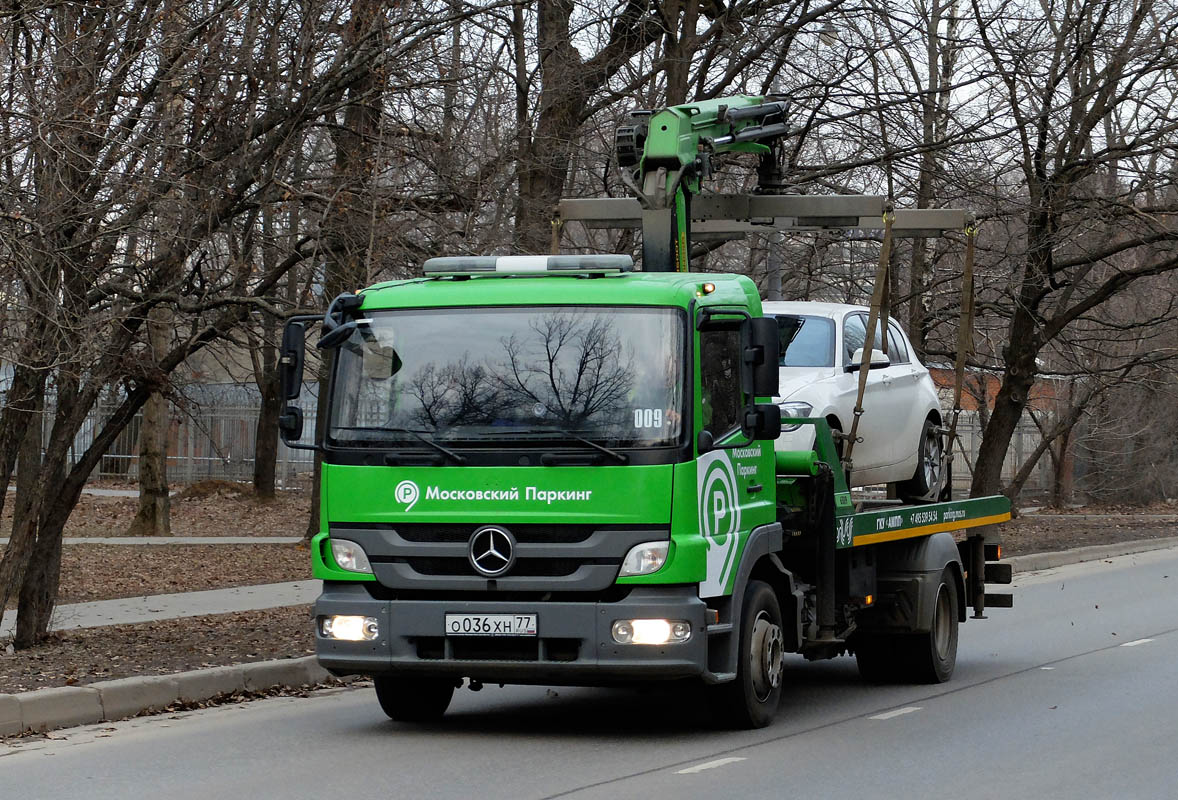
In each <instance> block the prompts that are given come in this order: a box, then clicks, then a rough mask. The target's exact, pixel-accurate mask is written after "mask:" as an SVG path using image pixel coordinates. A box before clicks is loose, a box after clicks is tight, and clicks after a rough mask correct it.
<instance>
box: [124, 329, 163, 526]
mask: <svg viewBox="0 0 1178 800" xmlns="http://www.w3.org/2000/svg"><path fill="white" fill-rule="evenodd" d="M170 322H171V314H170V313H168V311H167V310H166V309H163V308H156V309H153V310H152V311H151V312H150V313H149V314H148V320H147V334H148V339H149V340H150V343H151V356H152V362H153V367H154V365H155V364H158V363H159V361H160V359H162V358H163V356H164V354H165V353H166V352H167V347H168V335H169V332H170V331H169V326H170ZM170 422H171V419H170V415H169V414H168V398H167V397H165V396H164V394H163V393H162V392H160V391H158V390H157V391H153V392H152V393H151V396H150V397H148V399H147V402H146V403H144V404H143V425H142V427H141V428H140V429H139V512H138V513H137V514H136V515H135V519H133V520H132V521H131V527H130V528H128V529H127V535H128V536H171V535H172V519H171V500H170V498H169V497H168V430H169V428H170V427H171V425H170Z"/></svg>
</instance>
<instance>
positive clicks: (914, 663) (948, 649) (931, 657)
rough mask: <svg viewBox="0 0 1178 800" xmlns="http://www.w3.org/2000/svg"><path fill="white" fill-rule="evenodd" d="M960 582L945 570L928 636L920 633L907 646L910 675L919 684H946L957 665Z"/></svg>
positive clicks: (950, 571)
mask: <svg viewBox="0 0 1178 800" xmlns="http://www.w3.org/2000/svg"><path fill="white" fill-rule="evenodd" d="M958 613H959V612H958V608H957V583H956V581H955V580H954V578H953V572H952V570H950V569H949V568H947V567H946V569H945V571H944V572H942V573H941V585H940V586H938V587H937V599H936V601H935V604H934V606H933V624H932V629H931V630H930V631H929V632H928V633H918V634H915V635H914V636H912V637H910V638H909V640H908V641H907V642H906V643H905V644H906V646H907V648H908V653H907V656H908V661H909V664H910V665H911V667H910V669H911V672H910V674H911V676H912V679H913V680H915V681H919V682H920V683H944V682H945V681H947V680H949V678H950V677H951V676H952V675H953V668H954V667H955V666H957V633H958V631H957V616H958Z"/></svg>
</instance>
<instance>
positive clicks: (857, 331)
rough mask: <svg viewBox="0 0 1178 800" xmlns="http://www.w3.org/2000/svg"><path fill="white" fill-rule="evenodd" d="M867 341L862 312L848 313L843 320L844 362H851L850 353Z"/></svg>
mask: <svg viewBox="0 0 1178 800" xmlns="http://www.w3.org/2000/svg"><path fill="white" fill-rule="evenodd" d="M865 341H867V325H866V324H865V323H864V320H863V315H862V314H848V315H847V318H846V319H845V320H844V321H843V350H844V363H846V364H850V363H851V354H852V353H854V352H855V351H856V350H858V349H859V348H861V347H862V346H863V343H864V342H865Z"/></svg>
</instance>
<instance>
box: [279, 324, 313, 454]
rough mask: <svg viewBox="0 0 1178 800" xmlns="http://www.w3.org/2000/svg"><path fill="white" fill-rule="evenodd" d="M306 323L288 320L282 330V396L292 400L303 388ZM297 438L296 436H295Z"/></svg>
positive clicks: (280, 372)
mask: <svg viewBox="0 0 1178 800" xmlns="http://www.w3.org/2000/svg"><path fill="white" fill-rule="evenodd" d="M306 334H307V324H306V323H305V322H294V321H290V322H287V323H286V327H285V328H284V329H283V330H282V352H281V353H280V354H279V356H278V369H279V376H280V379H281V382H282V397H283V399H285V400H294V399H295V398H297V397H298V396H299V392H300V391H302V388H303V355H304V352H305V345H304V341H305V337H306ZM295 438H298V437H295Z"/></svg>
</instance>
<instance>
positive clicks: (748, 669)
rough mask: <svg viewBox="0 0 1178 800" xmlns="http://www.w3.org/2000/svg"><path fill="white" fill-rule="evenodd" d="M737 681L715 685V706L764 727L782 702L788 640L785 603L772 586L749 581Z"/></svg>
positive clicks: (740, 722) (746, 724)
mask: <svg viewBox="0 0 1178 800" xmlns="http://www.w3.org/2000/svg"><path fill="white" fill-rule="evenodd" d="M739 647H740V651H739V655H738V661H737V672H736V680H734V681H732V682H731V683H726V684H722V685H720V686H716V687H714V690H715V692H716V696H715V698H714V699H715V704H714V705H713V709H714V710H715V711H717V712H718V713H719V714H720V715H721V717H722V718H723V719H724V721H725V722H729V723H731V724H733V725H735V726H737V727H741V728H764V727H765V726H766V725H768V724H769V723H770V722H772V721H773V717H774V716H775V715H776V713H777V707H778V706H779V705H780V704H781V673H782V667H783V664H784V660H785V641H784V637H783V636H782V630H781V605H780V603H778V602H777V595H776V593H774V591H773V589H772V587H770V586H769V584H767V583H764V582H763V581H749V584H748V587H747V588H746V589H745V592H744V606H743V610H742V611H741V615H740V645H739Z"/></svg>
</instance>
